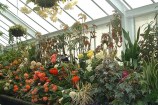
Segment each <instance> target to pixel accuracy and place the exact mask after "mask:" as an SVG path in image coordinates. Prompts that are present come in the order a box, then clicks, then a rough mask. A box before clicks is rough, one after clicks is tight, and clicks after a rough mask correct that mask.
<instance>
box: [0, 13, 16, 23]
mask: <svg viewBox="0 0 158 105" xmlns="http://www.w3.org/2000/svg"><path fill="white" fill-rule="evenodd" d="M0 21H3V22H4V23H6V24H8V25H9V26H12V25H14V24H13V23H11V22H10V21H9V20H7V19H6V18H4V17H3V16H1V15H0Z"/></svg>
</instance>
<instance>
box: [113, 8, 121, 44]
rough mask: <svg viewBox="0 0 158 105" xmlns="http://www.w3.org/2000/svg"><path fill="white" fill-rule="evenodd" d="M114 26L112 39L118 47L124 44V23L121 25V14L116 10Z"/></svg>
mask: <svg viewBox="0 0 158 105" xmlns="http://www.w3.org/2000/svg"><path fill="white" fill-rule="evenodd" d="M111 26H112V39H113V40H114V41H115V43H116V46H117V47H121V46H122V25H121V15H120V14H118V13H117V12H116V11H115V12H114V14H113V18H112V20H111Z"/></svg>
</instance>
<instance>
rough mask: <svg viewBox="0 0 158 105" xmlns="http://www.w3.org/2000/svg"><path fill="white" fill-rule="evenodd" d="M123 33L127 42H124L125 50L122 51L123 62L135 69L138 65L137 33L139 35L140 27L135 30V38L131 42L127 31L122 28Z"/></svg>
mask: <svg viewBox="0 0 158 105" xmlns="http://www.w3.org/2000/svg"><path fill="white" fill-rule="evenodd" d="M123 35H124V38H125V39H126V40H127V43H125V47H126V49H125V51H124V52H123V51H122V61H123V63H124V66H128V67H131V68H134V69H136V68H137V67H138V65H139V61H140V59H139V53H140V47H139V44H138V40H139V35H140V28H139V29H138V31H137V39H136V40H135V41H134V43H132V41H131V39H130V36H129V32H126V31H125V30H124V29H123Z"/></svg>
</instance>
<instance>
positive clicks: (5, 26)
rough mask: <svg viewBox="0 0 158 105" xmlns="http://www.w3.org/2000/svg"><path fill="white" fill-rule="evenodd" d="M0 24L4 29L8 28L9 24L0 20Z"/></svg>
mask: <svg viewBox="0 0 158 105" xmlns="http://www.w3.org/2000/svg"><path fill="white" fill-rule="evenodd" d="M0 26H3V27H4V28H5V29H6V30H8V29H9V26H7V25H6V24H4V23H3V22H1V21H0Z"/></svg>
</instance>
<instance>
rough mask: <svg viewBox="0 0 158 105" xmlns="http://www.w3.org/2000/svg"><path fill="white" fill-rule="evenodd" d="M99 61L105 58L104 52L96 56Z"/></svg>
mask: <svg viewBox="0 0 158 105" xmlns="http://www.w3.org/2000/svg"><path fill="white" fill-rule="evenodd" d="M96 58H97V59H103V58H104V53H103V51H100V52H99V53H97V54H96Z"/></svg>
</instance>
